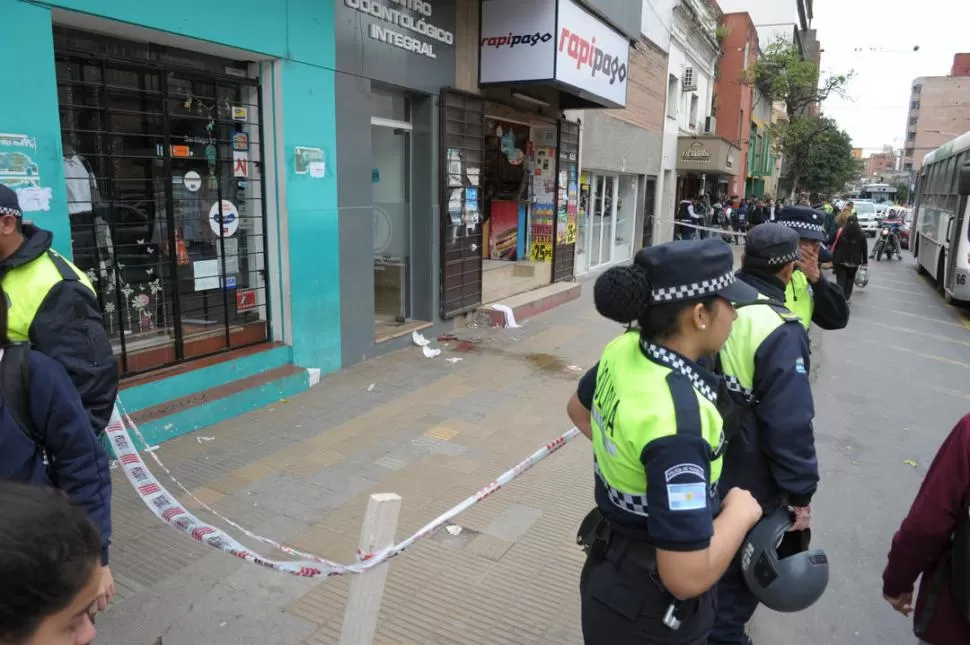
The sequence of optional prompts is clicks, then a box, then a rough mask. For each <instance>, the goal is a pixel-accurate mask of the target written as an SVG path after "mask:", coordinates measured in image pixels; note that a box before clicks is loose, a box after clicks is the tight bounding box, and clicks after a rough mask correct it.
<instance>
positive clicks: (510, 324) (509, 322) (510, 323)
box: [491, 304, 522, 329]
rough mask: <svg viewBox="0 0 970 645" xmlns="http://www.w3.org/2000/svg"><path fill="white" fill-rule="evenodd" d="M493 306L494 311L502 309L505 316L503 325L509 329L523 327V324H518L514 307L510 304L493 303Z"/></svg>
mask: <svg viewBox="0 0 970 645" xmlns="http://www.w3.org/2000/svg"><path fill="white" fill-rule="evenodd" d="M491 308H492V309H493V310H494V311H501V312H502V314H503V315H504V316H505V325H503V326H504V327H506V328H509V329H513V328H517V327H521V326H522V325H520V324H518V323H517V322H515V313H514V312H513V311H512V308H511V307H509V306H508V305H501V304H500V305H491Z"/></svg>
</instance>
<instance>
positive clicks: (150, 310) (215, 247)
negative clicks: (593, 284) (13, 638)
mask: <svg viewBox="0 0 970 645" xmlns="http://www.w3.org/2000/svg"><path fill="white" fill-rule="evenodd" d="M506 4H509V3H506ZM499 5H500V0H494V1H490V2H487V3H482V2H480V1H478V0H427V1H425V0H420V1H419V0H317V1H316V2H310V1H309V0H281V2H278V3H269V2H260V1H259V0H242V1H241V2H240V1H236V2H232V3H230V2H227V1H225V0H214V1H213V2H211V3H209V4H206V5H198V4H191V5H190V3H188V2H186V1H185V0H174V2H169V3H167V4H166V5H164V7H162V6H161V5H150V4H144V3H123V2H119V1H118V0H85V2H83V3H82V2H80V1H79V0H59V1H51V2H26V1H23V0H0V15H2V16H3V17H4V22H5V24H7V25H14V26H15V28H14V29H10V30H9V31H10V33H9V34H8V37H7V38H5V39H4V40H3V41H2V42H0V51H3V52H4V53H6V56H7V58H8V59H10V60H14V59H17V60H21V61H22V64H19V65H18V66H16V69H14V70H13V71H11V72H10V74H8V80H9V81H10V82H11V83H12V84H13V86H14V87H19V88H30V91H24V92H22V93H21V94H20V95H18V97H17V99H16V100H11V101H5V102H3V104H2V105H0V132H4V133H5V134H3V135H0V167H2V168H3V170H4V172H3V173H2V178H0V181H3V182H4V183H5V184H8V185H10V186H12V187H13V188H14V189H15V190H17V191H18V194H19V196H20V200H21V204H22V206H23V207H24V210H25V212H26V215H25V219H28V220H32V221H33V222H34V223H35V224H37V225H38V226H40V227H42V228H45V229H48V230H50V231H52V232H53V234H54V248H55V249H56V250H57V251H59V252H61V253H63V254H64V255H66V256H68V257H71V258H72V259H73V260H74V261H75V262H76V263H77V264H78V266H80V267H81V268H82V269H84V270H85V271H86V272H87V273H88V275H89V276H91V278H92V280H93V281H94V282H95V284H96V287H97V290H98V294H99V298H100V300H101V305H102V309H103V312H104V316H105V327H106V329H107V331H108V333H109V335H110V337H111V339H112V343H113V345H114V348H115V353H116V356H117V362H118V370H119V373H120V374H121V377H122V389H121V394H120V398H121V400H122V402H123V404H124V405H125V406H126V408H127V409H128V410H129V411H131V412H132V413H133V417H134V418H135V419H136V420H137V421H139V422H140V424H141V425H142V428H143V430H144V431H145V433H146V436H147V437H148V438H149V440H150V441H153V442H157V441H162V440H165V439H168V438H171V437H173V436H175V435H177V434H181V433H184V432H189V431H192V430H195V429H198V428H200V427H203V426H205V425H209V424H212V423H216V422H219V421H222V420H225V419H228V418H230V417H232V416H235V415H238V414H241V413H243V412H245V411H248V410H251V409H253V408H256V407H259V406H262V405H265V404H267V403H270V402H273V401H278V400H279V399H280V398H284V397H286V396H289V395H292V394H294V393H296V392H299V391H302V390H304V389H306V388H307V387H310V386H311V385H312V384H314V383H315V382H316V381H317V380H318V379H319V376H320V374H321V373H326V372H330V371H333V370H336V369H339V368H340V367H342V366H345V365H349V364H352V363H355V362H357V361H360V360H363V359H366V358H368V357H370V356H374V355H375V354H379V353H382V352H386V351H390V350H393V349H397V348H399V347H402V346H403V345H404V344H406V343H407V342H409V336H410V332H411V331H413V330H415V329H428V330H429V331H426V332H425V333H437V332H438V331H439V330H444V329H446V328H449V327H450V326H451V324H452V323H451V318H453V317H454V316H455V315H457V314H458V313H461V312H463V311H467V310H468V309H470V308H474V307H475V306H477V305H479V304H481V303H482V302H483V301H484V300H483V298H484V297H485V296H486V295H487V293H486V292H484V291H483V283H485V282H486V281H485V280H483V273H484V268H485V265H486V262H487V261H490V260H491V258H492V257H494V255H493V252H495V251H496V249H498V250H499V251H502V250H505V251H507V250H508V248H510V245H509V240H508V239H504V238H501V239H499V236H493V235H490V234H489V232H488V227H489V223H490V222H494V221H495V220H498V219H501V217H500V216H502V215H503V214H505V211H506V210H511V211H512V213H513V217H512V219H513V220H514V221H515V224H513V225H512V226H509V227H508V228H509V229H514V230H515V232H516V233H519V232H520V231H521V232H524V233H525V234H524V236H516V238H518V239H515V238H513V240H512V244H511V247H515V249H516V251H519V250H523V251H524V253H526V254H529V255H530V256H531V257H533V258H535V260H536V261H535V265H536V266H537V267H538V268H537V269H536V271H535V272H534V273H535V274H539V273H542V274H543V275H542V276H541V277H542V279H543V280H544V281H545V282H546V283H548V282H551V281H553V280H562V279H572V275H573V261H574V257H575V240H574V239H573V240H572V241H570V240H569V238H570V236H572V237H573V238H574V237H575V218H576V213H577V210H578V207H579V168H578V160H579V125H578V124H576V123H571V122H569V121H567V120H566V119H564V118H563V111H564V110H566V109H589V108H596V107H611V108H617V107H622V106H623V105H624V104H625V101H626V88H627V76H628V73H629V43H630V40H631V39H634V40H635V39H636V38H638V37H639V33H638V29H636V25H639V24H640V22H641V20H640V14H639V6H637V7H636V10H635V11H631V10H630V9H629V7H628V5H627V4H626V3H615V2H612V1H610V0H590V2H588V3H582V4H580V3H576V2H571V1H570V0H548V1H544V2H537V3H530V4H529V5H528V6H527V7H526V12H525V13H523V12H522V11H523V10H522V6H521V3H511V4H509V6H507V7H506V8H505V11H504V12H502V11H498V12H497V13H496V12H492V11H491V10H492V9H497V8H498V7H499ZM227 15H245V16H246V20H245V21H240V20H226V16H227ZM486 15H489V16H490V17H491V18H496V16H497V19H498V22H497V23H496V22H491V23H487V24H483V21H482V18H483V17H485V16H486ZM188 16H191V19H188V18H187V17H188ZM503 21H504V23H503ZM530 21H531V22H530ZM525 22H528V23H529V36H530V38H529V41H530V45H529V47H528V49H526V47H525V45H524V44H523V45H522V47H515V48H513V47H512V39H511V38H509V39H508V42H504V41H503V42H501V43H500V42H498V41H499V40H503V39H504V37H505V36H507V35H508V34H509V33H510V30H511V28H510V27H509V25H517V27H516V29H518V27H521V26H522V25H523V24H524V23H525ZM630 25H633V29H632V31H633V32H634V33H633V35H632V36H630V35H629V34H627V33H626V31H625V30H626V29H627V28H628V27H629V26H630ZM500 27H501V29H500ZM492 30H497V31H494V32H493V31H492ZM499 32H501V33H499ZM516 33H519V34H522V33H525V32H518V31H517V32H516ZM554 34H555V37H554ZM533 35H537V36H536V39H533V38H532V36H533ZM593 38H595V39H596V40H595V42H596V45H597V48H596V50H595V53H596V56H593V55H592V54H590V55H589V56H586V55H584V54H583V53H582V52H583V51H586V50H584V49H583V43H587V44H588V43H591V42H592V41H593ZM490 39H491V40H490ZM533 40H536V41H537V42H533ZM522 43H524V41H521V40H520V41H519V42H516V43H515V44H516V45H519V44H522ZM589 51H593V50H589ZM480 54H481V69H480V67H479V58H480ZM495 54H498V56H499V58H501V57H502V56H505V57H506V58H505V59H504V60H505V63H501V62H496V59H495V58H494V56H495ZM469 61H473V62H469ZM567 62H568V63H570V64H567ZM557 63H558V64H557ZM529 69H531V72H530V75H531V76H530V77H529V78H518V79H510V78H507V77H506V78H503V77H502V76H501V74H500V73H499V74H497V75H496V74H495V70H499V71H500V72H501V71H502V70H518V71H519V72H523V71H524V70H529ZM489 70H492V71H491V72H489ZM547 70H551V73H546V71H547ZM487 73H492V76H489V77H487V78H486V75H487ZM480 74H481V76H480ZM481 87H485V88H486V89H480V88H481ZM516 94H518V95H519V96H518V97H516V96H515V95H516ZM522 97H525V98H522ZM503 160H504V161H503ZM536 173H538V175H537V174H536ZM537 176H538V177H541V180H542V181H539V180H537V179H533V177H537ZM516 178H518V181H516ZM527 178H528V180H526V179H527ZM503 199H505V200H506V201H509V202H511V203H512V204H513V207H512V208H511V209H508V208H504V207H500V208H496V207H495V204H496V202H501V201H502V200H503ZM523 210H524V211H525V219H524V222H521V225H520V222H519V219H520V217H521V213H522V211H523ZM522 237H524V239H521V238H522ZM486 250H487V251H486ZM486 253H487V254H486ZM533 253H534V254H535V255H534V256H533V255H532V254H533ZM512 264H515V262H513V263H512ZM553 267H555V268H553ZM540 268H541V269H543V271H540V270H539V269H540ZM533 277H534V276H533ZM533 282H534V281H530V284H532V283H533ZM520 286H522V285H521V284H520Z"/></svg>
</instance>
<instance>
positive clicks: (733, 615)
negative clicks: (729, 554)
mask: <svg viewBox="0 0 970 645" xmlns="http://www.w3.org/2000/svg"><path fill="white" fill-rule="evenodd" d="M715 590H716V592H717V598H716V607H717V618H716V620H715V621H714V628H713V629H712V630H711V636H710V639H709V640H708V643H709V644H710V645H748V643H750V642H751V641H750V640H749V638H748V636H747V635H746V634H745V631H744V626H745V625H746V624H747V623H748V621H749V620H751V616H753V615H754V610H755V609H757V608H758V599H757V598H756V597H755V596H754V594H752V593H751V591H750V590H749V589H748V585H747V583H746V582H745V581H744V574H743V573H742V572H741V558H734V560H733V561H732V562H731V566H730V567H728V570H727V571H726V572H725V573H724V577H722V578H721V580H720V582H718V583H717V587H715Z"/></svg>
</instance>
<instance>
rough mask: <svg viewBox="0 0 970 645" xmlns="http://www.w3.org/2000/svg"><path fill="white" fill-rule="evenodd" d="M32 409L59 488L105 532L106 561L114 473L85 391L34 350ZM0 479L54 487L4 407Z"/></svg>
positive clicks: (0, 430) (0, 425) (31, 444)
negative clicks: (96, 432) (90, 414)
mask: <svg viewBox="0 0 970 645" xmlns="http://www.w3.org/2000/svg"><path fill="white" fill-rule="evenodd" d="M29 360H30V383H29V385H28V388H29V389H28V396H29V398H30V401H29V406H28V409H29V411H30V416H31V419H32V421H33V423H34V428H35V430H36V432H37V433H38V434H39V435H40V436H41V437H43V440H44V444H45V446H46V449H47V453H48V454H49V455H51V456H52V458H53V466H52V470H53V474H54V479H55V480H56V485H57V488H60V489H61V490H63V491H64V492H65V493H66V494H67V496H68V497H69V498H70V499H71V501H72V502H73V503H74V504H75V505H76V506H78V507H80V508H82V509H84V510H85V511H86V512H87V514H88V517H89V518H90V519H91V522H92V523H93V524H94V525H95V526H96V527H97V528H98V529H99V531H100V532H101V549H102V553H101V560H102V564H104V565H107V564H108V545H109V544H110V543H111V477H110V474H109V470H108V457H107V455H106V454H105V452H104V449H103V448H102V446H101V442H100V441H99V440H98V439H97V437H95V435H94V432H93V431H92V430H91V423H90V421H89V419H88V415H87V412H85V410H84V405H83V404H82V403H81V396H80V395H79V394H78V392H77V389H75V387H74V384H73V383H72V382H71V379H70V378H69V377H68V375H67V372H66V371H65V370H64V367H63V366H61V364H60V363H58V362H57V361H55V360H54V359H52V358H50V357H48V356H45V355H44V354H41V353H40V352H35V351H31V352H30V358H29ZM0 479H3V480H9V481H18V482H22V483H24V484H34V485H37V486H53V485H54V482H51V478H50V476H49V475H48V471H47V466H46V465H45V464H44V462H43V459H42V458H41V456H40V455H39V454H38V453H37V450H36V446H35V444H34V441H33V440H32V439H31V438H30V437H28V436H27V434H26V433H24V431H23V430H22V429H21V428H20V426H19V425H18V424H17V422H16V421H14V419H13V416H11V414H10V412H9V410H7V408H6V407H2V408H0Z"/></svg>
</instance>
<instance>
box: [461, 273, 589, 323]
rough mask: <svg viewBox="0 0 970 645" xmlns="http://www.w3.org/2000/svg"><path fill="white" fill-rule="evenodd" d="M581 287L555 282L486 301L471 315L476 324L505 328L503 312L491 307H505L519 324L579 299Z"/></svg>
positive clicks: (577, 284) (574, 283)
mask: <svg viewBox="0 0 970 645" xmlns="http://www.w3.org/2000/svg"><path fill="white" fill-rule="evenodd" d="M582 289H583V287H582V285H581V284H580V283H579V282H557V283H555V284H547V285H545V286H543V287H539V288H538V289H533V290H532V291H527V292H526V293H520V294H519V295H516V296H510V297H508V298H502V299H499V300H492V301H487V300H486V304H483V305H481V306H480V307H478V309H477V310H475V311H474V312H473V313H472V314H471V315H472V316H474V319H475V321H476V322H477V323H478V324H486V325H488V326H490V327H504V326H506V322H507V321H506V316H505V312H504V311H500V310H497V309H493V308H492V305H505V306H506V307H508V308H509V309H511V310H512V313H513V314H514V315H515V320H516V322H520V321H522V320H523V319H525V318H528V317H530V316H535V315H536V314H541V313H542V312H544V311H549V310H550V309H553V308H555V307H558V306H559V305H563V304H566V303H567V302H569V301H571V300H576V299H577V298H579V295H580V293H582Z"/></svg>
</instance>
